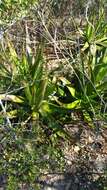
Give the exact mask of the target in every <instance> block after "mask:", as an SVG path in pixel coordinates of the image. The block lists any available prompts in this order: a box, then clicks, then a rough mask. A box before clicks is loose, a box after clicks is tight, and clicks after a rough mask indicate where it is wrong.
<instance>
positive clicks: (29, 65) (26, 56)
mask: <svg viewBox="0 0 107 190" xmlns="http://www.w3.org/2000/svg"><path fill="white" fill-rule="evenodd" d="M42 49H43V46H42V45H39V46H38V47H37V50H36V54H35V55H33V52H32V51H31V49H30V47H27V50H26V51H27V53H25V52H23V54H22V57H19V56H18V54H17V53H16V51H15V48H14V46H13V44H12V43H11V42H10V41H9V40H8V56H9V58H8V60H9V63H10V66H9V67H10V68H7V67H6V66H5V64H4V62H3V63H2V64H1V70H0V71H1V72H0V74H1V78H2V79H3V80H4V81H6V80H7V81H8V83H9V79H10V84H11V85H10V86H13V88H14V89H15V88H19V90H18V91H17V90H16V91H14V94H12V93H9V94H8V93H7V94H6V93H4V94H3V93H2V94H0V99H1V100H4V101H10V102H11V103H14V102H15V103H17V104H20V107H22V108H23V109H24V110H23V111H24V112H25V113H26V115H29V116H31V118H33V119H35V118H36V117H38V114H39V110H41V108H42V107H44V106H46V105H47V107H48V96H49V93H52V92H53V88H52V87H51V88H50V85H48V74H47V71H46V69H45V62H44V59H43V52H42ZM6 56H7V54H6ZM3 59H6V57H5V58H4V57H3ZM9 77H10V78H9ZM47 88H49V89H51V90H49V93H48V90H47ZM5 90H6V89H5ZM19 94H20V96H19ZM42 103H43V105H42ZM19 109H20V108H19ZM41 112H42V110H41ZM10 113H16V112H15V111H13V110H12V111H11V112H10ZM10 113H9V112H8V115H9V116H10ZM12 117H13V116H12Z"/></svg>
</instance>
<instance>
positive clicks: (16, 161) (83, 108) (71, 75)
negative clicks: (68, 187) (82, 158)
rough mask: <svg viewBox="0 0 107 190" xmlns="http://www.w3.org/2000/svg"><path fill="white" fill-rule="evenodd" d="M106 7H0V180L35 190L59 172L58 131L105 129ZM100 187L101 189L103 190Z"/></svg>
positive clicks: (63, 136) (65, 136)
mask: <svg viewBox="0 0 107 190" xmlns="http://www.w3.org/2000/svg"><path fill="white" fill-rule="evenodd" d="M106 17H107V15H106V1H105V2H104V1H101V0H98V1H88V2H87V1H85V0H81V1H67V0H66V1H64V0H54V1H36V0H34V1H31V2H30V1H27V0H26V1H25V0H24V1H23V0H22V1H21V0H20V1H14V0H8V1H7V0H6V1H5V0H4V1H3V0H2V1H1V2H0V81H1V83H0V141H1V144H0V157H1V158H0V175H1V181H2V182H3V183H4V185H6V189H8V190H10V189H12V190H14V189H23V185H26V189H30V188H31V189H39V186H38V183H36V180H37V178H38V176H39V174H41V173H42V174H44V173H46V172H56V171H57V172H62V171H64V169H65V166H66V163H65V159H64V152H63V142H65V143H66V142H68V143H69V142H70V143H71V144H75V143H76V141H77V140H78V138H79V137H75V136H72V135H71V133H70V131H69V130H68V131H67V130H66V129H65V127H64V125H65V124H71V123H73V122H76V123H77V124H78V123H79V122H82V125H81V127H80V129H79V136H80V135H81V133H82V128H83V127H84V126H85V125H86V124H87V125H88V126H89V127H90V128H92V130H95V132H98V131H99V130H100V128H104V127H105V128H106V126H107V118H106V117H107V97H106V95H107V72H106V71H107V23H106ZM105 188H106V187H105V186H104V185H103V189H105Z"/></svg>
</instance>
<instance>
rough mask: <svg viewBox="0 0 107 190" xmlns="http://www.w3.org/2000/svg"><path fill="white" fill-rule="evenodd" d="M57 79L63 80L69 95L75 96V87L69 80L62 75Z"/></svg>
mask: <svg viewBox="0 0 107 190" xmlns="http://www.w3.org/2000/svg"><path fill="white" fill-rule="evenodd" d="M59 80H61V81H62V82H63V84H64V86H66V87H67V88H68V90H69V92H70V93H71V95H72V96H73V97H75V88H73V87H72V86H71V82H70V81H69V80H67V79H66V78H64V77H60V78H59Z"/></svg>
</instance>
